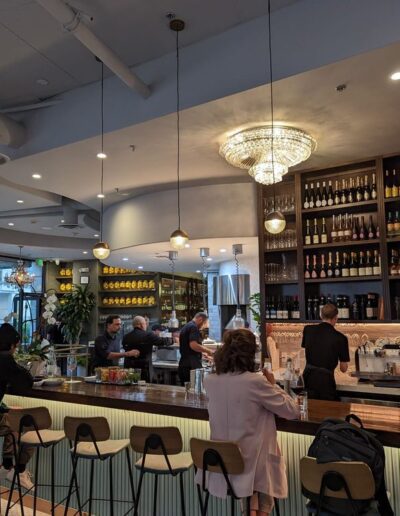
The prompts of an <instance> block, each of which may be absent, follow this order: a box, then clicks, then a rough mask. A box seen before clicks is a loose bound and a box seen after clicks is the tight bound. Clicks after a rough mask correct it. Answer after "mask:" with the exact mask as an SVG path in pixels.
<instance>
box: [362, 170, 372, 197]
mask: <svg viewBox="0 0 400 516" xmlns="http://www.w3.org/2000/svg"><path fill="white" fill-rule="evenodd" d="M363 197H364V201H369V200H370V199H371V188H370V186H369V182H368V176H365V177H364V192H363Z"/></svg>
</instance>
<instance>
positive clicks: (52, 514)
mask: <svg viewBox="0 0 400 516" xmlns="http://www.w3.org/2000/svg"><path fill="white" fill-rule="evenodd" d="M55 476H56V473H55V466H54V444H53V445H52V446H51V516H54V511H55V508H54V506H55V503H56V502H55V498H56V497H55V487H54V486H55V484H56V480H55Z"/></svg>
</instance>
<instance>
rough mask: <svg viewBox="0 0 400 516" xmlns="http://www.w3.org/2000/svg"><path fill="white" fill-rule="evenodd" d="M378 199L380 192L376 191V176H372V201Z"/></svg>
mask: <svg viewBox="0 0 400 516" xmlns="http://www.w3.org/2000/svg"><path fill="white" fill-rule="evenodd" d="M377 197H378V191H377V189H376V174H375V173H373V174H372V184H371V199H373V200H375V199H377Z"/></svg>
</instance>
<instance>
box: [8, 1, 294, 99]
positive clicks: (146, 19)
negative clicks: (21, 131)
mask: <svg viewBox="0 0 400 516" xmlns="http://www.w3.org/2000/svg"><path fill="white" fill-rule="evenodd" d="M298 1H300V0H273V1H272V6H273V9H280V8H282V7H285V6H287V5H290V4H293V3H295V2H298ZM68 3H69V4H70V5H71V6H73V7H75V8H77V9H80V10H82V11H83V12H84V13H87V14H88V15H89V16H92V17H93V21H92V22H90V21H89V20H84V23H86V24H87V25H88V26H89V27H90V28H91V30H92V31H93V32H94V33H95V34H96V35H97V36H98V37H99V38H100V39H101V40H103V41H104V43H105V44H106V45H108V46H109V47H110V48H111V49H112V50H113V51H114V52H115V53H116V54H117V55H118V56H119V57H120V58H121V59H122V61H123V62H124V63H125V64H127V65H128V66H133V65H137V64H139V63H143V62H146V61H149V60H151V59H154V58H156V57H159V56H161V55H163V54H166V53H169V52H171V51H172V50H173V49H174V45H175V38H174V36H173V34H172V33H171V32H170V31H169V29H168V20H167V19H166V14H167V13H168V12H173V13H176V15H177V16H179V17H181V18H183V19H184V20H185V21H186V22H187V28H188V30H187V31H185V32H184V33H182V36H181V42H182V45H183V46H186V45H190V44H192V43H194V42H197V41H200V40H203V39H206V38H208V37H210V36H212V35H214V34H218V33H221V32H223V31H225V30H227V29H229V28H231V27H233V26H235V25H238V24H240V23H244V22H246V21H249V20H251V19H252V18H256V17H258V16H261V15H263V14H265V13H266V2H265V0H247V1H246V2H243V1H242V0H218V1H217V2H216V1H215V0H190V1H187V2H182V1H179V0H169V1H168V2H167V3H166V2H165V1H164V0H151V1H143V0H69V1H68ZM189 29H190V30H189ZM149 34H151V37H150V38H149ZM0 48H1V49H3V50H4V49H7V51H2V52H1V53H0V74H1V82H0V108H4V107H8V106H12V105H18V104H21V103H30V102H34V101H37V100H40V99H43V98H47V97H51V96H53V95H56V94H59V93H61V92H63V91H67V90H70V89H72V88H76V87H78V86H81V85H83V84H87V83H90V82H93V81H96V80H98V79H99V77H100V68H99V64H98V63H96V62H95V60H94V58H93V56H92V54H91V53H90V52H89V51H88V50H87V49H85V48H84V47H83V46H82V45H81V44H80V43H79V42H78V41H77V40H76V39H75V38H74V36H72V35H70V34H68V33H67V32H66V31H64V30H63V28H62V26H61V24H59V23H58V22H57V21H56V20H55V19H53V18H52V17H51V16H50V14H48V13H47V12H46V11H45V10H44V9H43V8H42V7H40V6H39V5H38V4H37V3H36V2H35V1H34V0H1V1H0ZM38 79H46V80H47V81H48V84H47V85H45V86H42V85H40V84H38V83H37V82H36V81H37V80H38Z"/></svg>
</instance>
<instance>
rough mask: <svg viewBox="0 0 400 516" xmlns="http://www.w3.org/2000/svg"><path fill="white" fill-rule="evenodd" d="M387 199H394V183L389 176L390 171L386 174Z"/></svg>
mask: <svg viewBox="0 0 400 516" xmlns="http://www.w3.org/2000/svg"><path fill="white" fill-rule="evenodd" d="M385 197H386V199H388V198H389V197H392V181H391V177H390V175H389V170H386V173H385Z"/></svg>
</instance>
